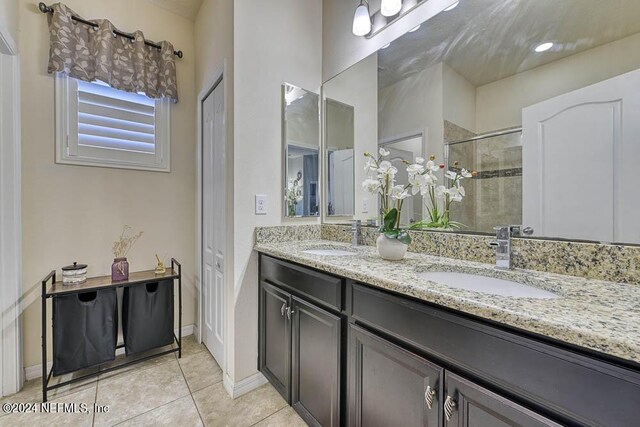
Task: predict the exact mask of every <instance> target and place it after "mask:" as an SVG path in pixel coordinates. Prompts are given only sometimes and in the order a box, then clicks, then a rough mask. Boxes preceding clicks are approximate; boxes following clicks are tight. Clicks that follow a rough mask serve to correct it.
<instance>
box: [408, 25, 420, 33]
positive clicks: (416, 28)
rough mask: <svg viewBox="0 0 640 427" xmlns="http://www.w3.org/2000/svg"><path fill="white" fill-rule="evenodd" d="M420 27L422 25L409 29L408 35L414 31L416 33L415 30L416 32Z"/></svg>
mask: <svg viewBox="0 0 640 427" xmlns="http://www.w3.org/2000/svg"><path fill="white" fill-rule="evenodd" d="M420 25H422V24H419V25H418V26H416V27H413V28H412V29H410V30H409V32H410V33H413V32H414V31H417V30H418V28H420Z"/></svg>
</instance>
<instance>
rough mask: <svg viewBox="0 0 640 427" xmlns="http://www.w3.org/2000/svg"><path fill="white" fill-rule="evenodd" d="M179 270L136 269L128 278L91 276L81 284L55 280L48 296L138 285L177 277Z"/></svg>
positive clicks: (48, 291)
mask: <svg viewBox="0 0 640 427" xmlns="http://www.w3.org/2000/svg"><path fill="white" fill-rule="evenodd" d="M177 278H178V272H177V270H174V269H171V268H167V271H166V272H165V273H164V274H156V273H154V271H153V270H147V271H136V272H132V273H129V279H128V280H121V281H119V282H113V281H112V280H111V276H100V277H91V278H89V279H87V281H86V282H84V283H82V284H79V285H63V284H62V282H60V281H58V282H55V283H54V284H53V285H51V287H50V288H49V289H48V290H47V297H50V296H59V295H64V294H77V293H80V292H87V291H95V290H98V289H106V288H113V287H115V288H119V287H125V286H132V285H137V284H140V283H149V282H154V281H161V280H170V279H177Z"/></svg>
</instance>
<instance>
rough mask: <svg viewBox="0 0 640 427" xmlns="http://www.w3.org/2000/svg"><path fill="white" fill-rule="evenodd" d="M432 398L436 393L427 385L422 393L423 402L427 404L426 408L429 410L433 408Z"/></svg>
mask: <svg viewBox="0 0 640 427" xmlns="http://www.w3.org/2000/svg"><path fill="white" fill-rule="evenodd" d="M434 397H436V391H435V390H433V389H432V388H431V386H430V385H428V386H427V389H426V390H425V392H424V401H425V402H426V403H427V408H429V409H431V408H432V407H433V398H434Z"/></svg>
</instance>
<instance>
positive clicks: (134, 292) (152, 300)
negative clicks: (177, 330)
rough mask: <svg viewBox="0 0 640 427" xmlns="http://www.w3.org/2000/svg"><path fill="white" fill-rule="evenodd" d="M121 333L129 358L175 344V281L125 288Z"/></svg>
mask: <svg viewBox="0 0 640 427" xmlns="http://www.w3.org/2000/svg"><path fill="white" fill-rule="evenodd" d="M122 332H123V334H124V347H125V352H126V354H127V356H128V355H130V354H135V353H140V352H143V351H146V350H151V349H153V348H157V347H162V346H165V345H169V344H172V343H173V281H172V280H165V281H161V282H157V283H147V284H144V285H139V286H128V287H126V288H124V294H123V300H122Z"/></svg>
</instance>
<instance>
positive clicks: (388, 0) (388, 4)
mask: <svg viewBox="0 0 640 427" xmlns="http://www.w3.org/2000/svg"><path fill="white" fill-rule="evenodd" d="M401 9H402V0H382V3H381V4H380V13H382V16H394V15H397V14H398V13H399V12H400V10H401Z"/></svg>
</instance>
